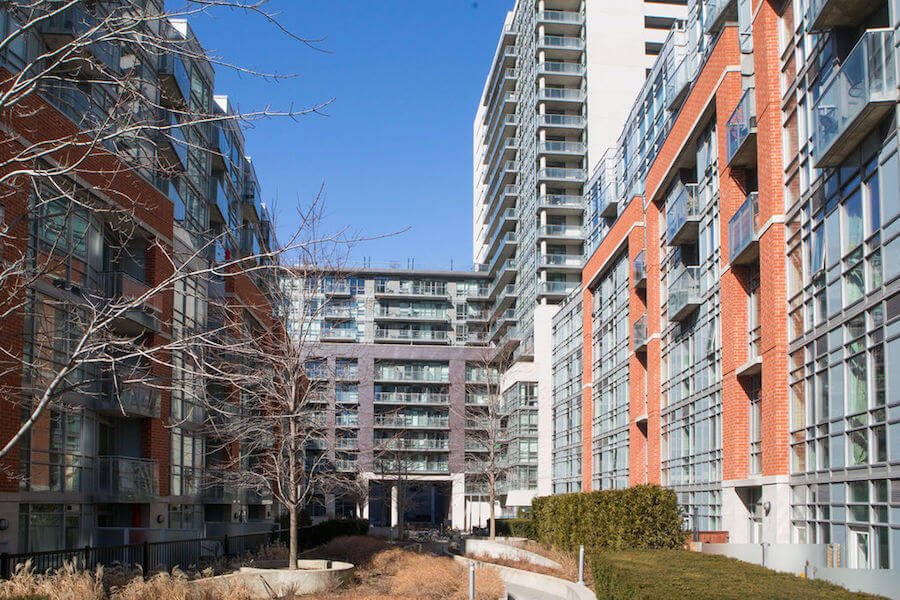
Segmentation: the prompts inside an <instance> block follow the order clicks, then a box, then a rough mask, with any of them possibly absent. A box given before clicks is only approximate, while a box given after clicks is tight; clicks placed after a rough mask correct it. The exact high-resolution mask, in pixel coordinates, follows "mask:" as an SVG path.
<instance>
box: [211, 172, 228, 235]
mask: <svg viewBox="0 0 900 600" xmlns="http://www.w3.org/2000/svg"><path fill="white" fill-rule="evenodd" d="M210 182H211V187H212V200H213V206H215V207H216V208H217V209H218V211H219V220H220V222H222V223H226V224H227V223H228V195H227V194H226V193H225V189H224V188H223V187H222V182H221V181H219V180H218V179H216V178H212V179H210Z"/></svg>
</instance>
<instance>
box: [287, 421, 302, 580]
mask: <svg viewBox="0 0 900 600" xmlns="http://www.w3.org/2000/svg"><path fill="white" fill-rule="evenodd" d="M290 421H291V427H290V431H291V439H290V440H288V449H289V451H290V456H288V480H289V481H290V484H289V485H290V489H289V490H288V499H289V500H290V502H289V504H290V506H288V510H290V511H291V518H290V528H291V531H290V534H291V535H290V543H289V548H288V569H289V570H291V571H293V570H295V569H296V568H297V535H298V531H297V504H298V502H297V485H298V483H299V482H298V481H297V453H296V448H295V447H294V446H295V443H296V442H295V440H296V439H297V423H296V421H295V420H294V419H293V418H291V420H290Z"/></svg>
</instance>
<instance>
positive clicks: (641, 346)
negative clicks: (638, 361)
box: [631, 315, 647, 352]
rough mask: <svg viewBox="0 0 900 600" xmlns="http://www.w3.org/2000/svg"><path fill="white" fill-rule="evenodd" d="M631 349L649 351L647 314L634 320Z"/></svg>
mask: <svg viewBox="0 0 900 600" xmlns="http://www.w3.org/2000/svg"><path fill="white" fill-rule="evenodd" d="M631 349H632V350H634V351H635V352H646V351H647V315H643V316H641V318H640V319H638V320H637V321H635V322H634V327H633V328H632V330H631Z"/></svg>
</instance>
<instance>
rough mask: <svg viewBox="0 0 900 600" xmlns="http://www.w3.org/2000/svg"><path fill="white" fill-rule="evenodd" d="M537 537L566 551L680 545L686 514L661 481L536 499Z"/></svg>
mask: <svg viewBox="0 0 900 600" xmlns="http://www.w3.org/2000/svg"><path fill="white" fill-rule="evenodd" d="M531 520H532V522H533V524H534V535H535V539H537V540H538V541H540V542H543V543H545V544H550V545H552V546H555V547H556V548H559V549H561V550H568V551H573V550H575V549H576V548H578V546H579V545H580V544H584V545H585V547H586V548H588V549H610V550H622V549H627V548H679V547H681V545H682V544H683V543H684V539H685V532H684V531H683V529H682V514H681V509H680V508H679V506H678V500H677V498H676V496H675V493H674V492H672V491H671V490H667V489H664V488H661V487H659V486H657V485H640V486H636V487H631V488H626V489H623V490H604V491H599V492H581V493H577V494H561V495H557V496H543V497H540V498H535V499H534V501H533V502H532V506H531Z"/></svg>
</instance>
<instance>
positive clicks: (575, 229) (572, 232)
mask: <svg viewBox="0 0 900 600" xmlns="http://www.w3.org/2000/svg"><path fill="white" fill-rule="evenodd" d="M583 236H584V228H582V227H580V226H576V225H542V226H541V227H540V229H539V230H538V237H557V238H581V237H583Z"/></svg>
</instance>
